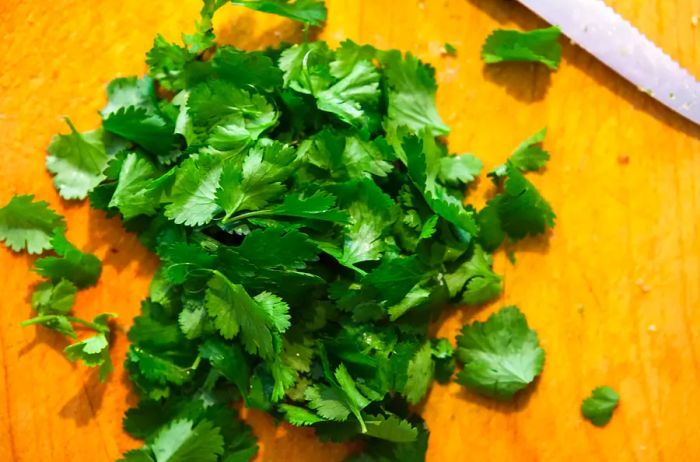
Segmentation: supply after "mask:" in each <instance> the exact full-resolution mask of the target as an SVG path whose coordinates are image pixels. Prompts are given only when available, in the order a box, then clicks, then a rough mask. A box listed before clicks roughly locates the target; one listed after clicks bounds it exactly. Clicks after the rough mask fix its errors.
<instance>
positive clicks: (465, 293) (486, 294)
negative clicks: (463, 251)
mask: <svg viewBox="0 0 700 462" xmlns="http://www.w3.org/2000/svg"><path fill="white" fill-rule="evenodd" d="M492 264H493V258H492V257H491V255H489V254H488V253H486V252H484V250H483V249H482V248H481V247H479V246H475V247H474V253H473V255H472V257H471V258H470V259H469V260H467V261H465V262H464V263H462V264H461V265H460V266H459V267H458V268H457V269H456V270H455V271H454V272H452V273H449V274H446V275H445V283H446V284H447V289H448V290H449V292H450V296H452V297H457V296H459V295H460V294H461V295H462V298H461V300H462V302H463V303H466V304H468V305H480V304H482V303H486V302H488V301H489V300H492V299H494V298H496V297H498V295H500V293H501V291H502V289H503V286H502V283H501V277H500V276H498V275H497V274H496V273H494V272H493V270H492V269H491V265H492Z"/></svg>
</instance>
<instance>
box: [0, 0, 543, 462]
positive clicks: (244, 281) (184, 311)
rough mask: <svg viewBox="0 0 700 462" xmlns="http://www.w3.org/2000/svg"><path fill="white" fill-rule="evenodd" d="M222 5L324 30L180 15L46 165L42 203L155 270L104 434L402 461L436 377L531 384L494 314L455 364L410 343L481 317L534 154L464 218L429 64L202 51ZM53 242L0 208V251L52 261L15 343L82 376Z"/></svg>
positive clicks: (92, 267)
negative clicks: (186, 19) (104, 221)
mask: <svg viewBox="0 0 700 462" xmlns="http://www.w3.org/2000/svg"><path fill="white" fill-rule="evenodd" d="M226 3H233V4H235V5H239V6H245V7H248V8H251V9H253V10H257V11H261V12H267V13H273V14H278V15H281V16H285V17H288V18H291V19H294V20H297V21H301V22H303V23H304V24H305V26H304V27H305V30H307V29H308V26H309V25H311V26H318V25H321V24H322V23H323V22H324V20H325V18H326V8H325V5H324V2H323V1H321V0H234V1H231V2H228V1H226V0H204V2H203V6H202V9H201V13H200V19H199V21H198V22H197V23H196V25H195V28H194V31H193V32H192V33H189V34H184V35H183V37H182V44H177V43H170V42H168V41H166V40H165V39H164V38H163V37H161V36H157V37H156V39H155V41H154V42H153V46H152V48H151V50H150V51H149V52H148V53H147V55H146V64H147V68H148V71H147V72H148V75H147V76H144V77H142V78H137V77H124V78H117V79H115V80H113V81H112V82H111V83H109V85H108V86H107V99H108V103H107V105H106V106H105V107H104V108H103V109H102V111H100V114H101V116H102V127H100V128H99V129H97V130H94V131H91V132H87V133H79V132H77V130H76V129H75V128H74V127H73V126H72V124H70V122H68V123H69V125H70V128H71V133H70V134H68V135H59V136H58V137H56V138H55V139H54V140H53V141H52V143H51V145H50V146H49V156H48V158H47V168H48V169H49V171H50V172H51V173H53V174H54V175H55V176H54V183H55V185H56V188H57V189H58V190H59V193H60V195H61V196H62V197H64V198H67V199H83V198H85V197H88V196H89V198H90V204H91V205H92V206H93V207H94V208H97V209H99V210H102V211H104V212H105V213H106V214H107V215H108V216H109V217H112V216H117V215H119V216H121V218H122V219H123V224H124V227H125V228H126V229H127V230H129V231H130V232H133V233H136V234H137V235H138V237H139V240H140V241H141V242H142V243H143V244H144V245H145V246H147V248H149V249H150V250H152V251H153V252H154V253H155V254H156V256H157V257H158V259H159V260H160V268H159V269H158V271H157V272H156V273H155V275H154V277H153V280H152V283H151V287H150V290H149V293H148V297H147V298H146V299H145V300H144V301H143V302H142V305H141V312H140V314H139V315H138V316H136V317H135V318H134V320H133V323H132V325H131V328H130V329H129V332H128V334H127V336H128V340H129V342H130V344H129V349H128V351H127V353H126V360H125V364H124V366H125V370H126V373H127V374H128V377H129V379H130V381H131V384H132V386H133V389H134V391H135V393H136V394H137V396H138V398H139V400H138V403H137V404H136V405H135V406H134V407H133V408H132V409H130V410H129V411H127V413H126V416H125V419H124V428H125V430H126V431H127V432H128V433H129V434H131V435H133V436H135V437H137V438H141V439H143V440H144V444H143V446H142V448H140V449H136V450H132V451H129V452H127V453H126V454H124V456H123V459H122V460H123V461H126V462H144V461H145V462H156V461H157V462H178V461H203V462H207V461H211V462H218V461H228V462H234V461H239V462H244V461H248V460H250V459H251V458H252V457H254V456H255V454H256V453H257V444H256V442H255V438H254V436H253V435H252V431H251V430H250V428H248V427H247V426H246V425H245V424H244V423H243V422H242V421H241V420H240V418H239V417H238V415H237V413H236V412H235V411H234V410H233V408H232V407H231V403H232V402H235V401H242V402H243V404H244V405H245V406H247V407H250V408H257V409H260V410H263V411H265V412H267V413H269V414H272V415H273V416H274V417H275V418H277V419H284V420H286V421H287V422H289V423H291V424H292V425H297V426H308V427H312V428H313V429H314V431H315V432H316V433H317V434H318V436H319V437H320V438H322V439H329V440H333V441H356V442H360V443H363V448H364V449H363V450H362V452H361V453H359V454H357V455H355V456H353V457H351V458H350V459H349V460H356V461H386V462H420V461H423V460H425V456H426V451H427V446H428V436H429V433H428V430H427V428H426V426H425V423H424V422H423V421H422V419H421V418H420V416H419V415H418V414H417V412H418V411H419V409H418V408H417V407H416V405H419V404H420V403H421V402H422V401H423V400H424V399H425V397H426V396H427V395H428V393H429V391H430V388H431V386H432V384H433V383H434V381H435V380H438V381H440V382H442V383H446V382H448V381H450V380H452V376H453V375H454V371H455V366H456V363H457V361H459V362H461V363H463V364H464V368H463V370H462V371H461V372H460V373H459V374H458V376H457V380H458V381H459V382H460V383H463V384H465V385H466V386H468V387H470V388H473V389H475V390H476V391H478V392H480V393H483V394H486V395H489V396H493V397H495V398H498V399H507V398H510V397H512V396H513V394H514V393H516V392H517V391H518V390H520V389H522V388H524V387H525V386H527V384H529V383H530V382H532V381H533V380H534V378H535V377H536V376H537V375H538V374H539V373H540V372H541V370H542V365H543V361H544V352H543V351H542V349H541V348H540V347H539V342H538V339H537V335H536V334H535V333H534V331H532V330H530V329H529V327H528V325H527V322H526V321H525V318H524V316H523V315H522V313H520V311H518V310H517V308H514V307H510V308H505V309H503V310H501V311H500V312H498V313H497V314H495V315H493V316H491V317H490V318H489V320H487V321H486V322H485V323H474V324H472V325H470V326H465V328H464V329H463V331H462V334H461V335H460V337H459V338H458V341H457V348H454V347H453V344H452V343H450V341H449V340H448V339H444V338H440V339H438V338H434V335H432V333H433V332H434V331H435V329H434V326H433V325H432V321H433V320H435V319H438V318H439V317H440V315H441V313H442V311H443V310H444V309H445V307H449V306H458V305H463V304H467V305H479V304H483V303H487V302H489V301H491V300H493V299H495V298H496V297H498V296H499V295H500V293H501V291H502V288H503V281H502V277H501V276H499V275H498V274H496V273H495V272H494V270H493V267H492V262H493V257H492V254H491V253H492V252H493V251H495V250H496V249H497V248H498V247H499V246H500V244H501V243H502V242H503V241H504V240H505V239H506V238H508V239H509V240H510V241H515V240H518V239H521V238H523V237H525V236H528V235H533V234H542V233H544V232H545V231H547V230H548V229H549V228H551V227H552V226H553V225H554V213H553V212H552V210H551V208H550V206H549V204H548V203H547V202H546V201H545V199H544V198H543V197H542V196H541V195H540V194H539V192H538V191H537V190H536V189H535V187H534V185H533V184H532V183H531V182H530V181H528V179H526V178H525V176H524V174H525V173H526V172H529V171H533V170H538V169H541V168H542V167H543V166H544V164H545V163H546V161H547V159H548V157H549V156H548V154H547V153H546V152H545V151H544V150H543V149H542V148H541V143H542V141H543V138H544V131H542V132H539V133H537V134H536V135H534V136H533V137H531V138H530V139H528V140H526V141H525V142H524V143H523V144H522V145H521V146H520V147H518V148H517V149H516V151H515V152H514V153H513V154H512V155H511V156H510V158H509V159H507V160H506V161H505V163H504V164H503V165H502V166H500V167H497V168H496V169H495V170H494V171H493V172H491V173H490V176H491V177H492V179H493V180H494V184H495V188H496V194H495V196H494V197H493V198H492V199H491V200H490V201H489V202H488V204H487V205H486V206H485V207H484V208H482V209H481V210H478V211H477V210H476V209H475V208H474V207H473V206H472V205H468V204H467V200H468V199H469V198H468V196H467V194H468V187H469V185H470V184H472V183H473V182H475V181H477V178H478V177H479V175H480V174H481V170H482V168H483V164H482V162H481V161H480V160H479V159H477V158H476V157H475V156H473V155H470V154H463V155H451V153H450V152H449V150H448V147H447V143H446V141H445V140H444V139H442V137H443V136H445V135H447V134H448V133H449V127H447V125H446V124H445V123H444V121H443V119H442V118H441V117H440V114H439V113H438V110H437V106H436V101H435V95H436V91H437V84H436V80H435V75H434V74H435V71H434V69H433V68H432V67H431V66H430V65H429V64H427V63H423V62H421V61H420V60H419V59H418V58H416V57H415V56H413V55H411V54H410V53H402V52H400V51H398V50H389V51H381V50H377V49H375V48H374V47H372V46H369V45H358V44H356V43H354V42H352V41H349V40H348V41H345V42H343V43H342V44H341V45H340V46H339V47H338V48H337V49H332V48H331V47H329V45H328V44H327V43H325V42H322V41H307V40H306V39H305V40H304V42H303V43H300V44H296V45H284V46H281V47H279V48H276V49H268V50H265V51H243V50H239V49H237V48H234V47H231V46H227V45H217V44H216V43H215V37H214V33H213V27H212V25H213V16H214V14H215V12H216V11H217V10H218V9H219V8H221V7H222V6H223V5H224V4H226ZM305 35H307V34H305ZM526 35H527V34H526ZM533 35H534V37H535V39H533V38H529V39H527V40H526V41H525V45H522V44H521V45H518V44H517V43H516V46H513V47H511V48H508V47H507V46H506V47H504V45H503V43H499V42H498V41H499V40H501V39H499V38H498V37H499V34H497V36H496V37H495V38H492V39H490V41H489V43H490V45H489V46H490V47H493V46H494V43H495V45H498V46H497V47H496V48H497V49H498V48H500V49H506V50H511V51H512V50H516V51H517V52H518V53H520V56H517V53H515V55H514V54H513V53H511V54H510V55H509V54H508V53H505V55H504V56H505V57H506V58H509V59H513V58H518V57H520V58H522V54H523V53H522V50H523V49H528V50H535V51H538V52H542V49H541V47H539V45H538V44H539V43H540V42H538V40H540V41H541V37H540V39H537V37H539V35H537V34H533ZM518 40H520V39H518ZM533 44H534V45H533ZM445 48H446V51H447V52H448V53H451V54H454V53H455V52H456V50H455V49H454V47H451V45H449V44H446V45H445ZM497 51H498V50H497ZM538 56H539V55H538ZM489 59H490V58H489ZM64 231H65V223H64V221H63V219H62V218H61V217H60V216H58V215H56V214H55V213H54V212H52V211H51V210H50V209H49V208H48V206H47V204H46V203H45V202H35V201H34V200H33V197H32V196H17V197H15V198H13V199H12V200H11V201H10V203H9V204H8V205H7V206H5V207H4V208H2V209H0V239H2V240H3V241H5V243H6V244H7V245H8V246H9V247H10V248H12V249H13V250H15V251H20V250H27V251H28V252H29V253H41V252H43V251H47V250H52V251H53V254H51V255H47V256H43V257H42V258H39V259H37V260H36V262H35V269H34V270H35V271H36V272H37V273H38V274H40V275H41V276H43V277H44V278H45V280H44V281H42V282H41V283H40V284H38V285H37V286H36V287H35V289H34V292H33V294H32V297H31V302H32V308H33V309H34V311H35V313H34V317H32V318H30V319H28V320H27V321H24V322H23V323H22V324H23V325H32V324H36V325H39V326H43V327H45V328H48V329H52V330H54V331H57V332H59V333H60V334H63V335H65V336H66V337H69V338H70V339H72V344H71V345H69V346H68V347H67V348H65V354H66V356H67V357H68V359H70V360H72V361H80V362H82V363H84V364H85V365H87V366H91V367H96V368H97V369H98V373H99V375H100V378H101V379H102V380H105V379H106V377H107V376H108V374H109V372H110V371H111V370H112V362H111V360H110V355H109V348H110V340H111V326H110V324H109V320H110V319H111V318H112V317H114V315H112V314H110V313H105V314H102V315H99V316H97V317H96V318H94V319H93V320H92V321H88V320H84V319H81V318H79V317H77V316H74V315H73V308H74V305H75V303H76V298H77V297H76V294H77V291H78V290H80V289H83V288H85V287H89V286H92V285H94V284H95V283H96V282H97V280H98V278H99V276H100V271H101V263H100V262H99V260H98V259H97V258H96V257H95V256H94V255H91V254H88V253H84V252H82V251H80V250H79V249H78V248H76V247H75V246H74V245H73V244H71V243H70V242H68V240H67V239H66V236H65V232H64ZM79 308H80V307H77V309H76V311H77V310H78V309H79ZM85 329H88V330H91V331H93V332H92V333H91V334H90V335H87V336H84V335H83V331H84V330H85Z"/></svg>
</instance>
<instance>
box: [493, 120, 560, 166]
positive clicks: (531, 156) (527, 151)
mask: <svg viewBox="0 0 700 462" xmlns="http://www.w3.org/2000/svg"><path fill="white" fill-rule="evenodd" d="M546 135H547V129H546V128H543V129H542V130H540V131H538V132H537V133H535V134H534V135H532V136H531V137H529V138H528V139H526V140H525V141H523V142H522V143H520V145H519V146H518V147H517V148H516V149H515V152H513V154H511V156H510V157H509V158H508V162H509V163H510V164H511V165H513V166H514V167H515V168H517V169H518V170H520V171H521V172H531V171H535V170H539V169H541V168H544V166H545V165H547V161H548V160H549V153H548V152H547V151H545V150H544V149H542V142H543V141H544V138H545V136H546ZM505 174H506V164H502V165H499V166H498V167H496V168H494V169H493V170H491V171H490V172H489V176H491V177H494V178H496V179H497V178H499V177H502V176H504V175H505Z"/></svg>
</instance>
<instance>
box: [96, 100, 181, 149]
mask: <svg viewBox="0 0 700 462" xmlns="http://www.w3.org/2000/svg"><path fill="white" fill-rule="evenodd" d="M102 126H103V127H104V129H105V130H107V131H108V132H111V133H114V134H115V135H119V136H121V137H122V138H124V139H127V140H129V141H133V142H134V143H136V144H138V145H139V146H141V147H142V148H144V149H145V150H147V151H149V152H151V153H153V154H155V155H157V156H160V157H167V156H168V154H169V153H170V151H171V149H172V148H173V143H174V133H175V124H174V123H173V122H171V121H170V120H167V119H165V118H163V117H162V116H161V115H159V114H155V113H153V112H149V111H148V110H147V109H145V108H142V107H138V106H128V107H123V108H120V109H118V110H117V111H115V112H113V113H111V114H109V115H108V116H107V117H106V118H105V119H104V121H103V122H102Z"/></svg>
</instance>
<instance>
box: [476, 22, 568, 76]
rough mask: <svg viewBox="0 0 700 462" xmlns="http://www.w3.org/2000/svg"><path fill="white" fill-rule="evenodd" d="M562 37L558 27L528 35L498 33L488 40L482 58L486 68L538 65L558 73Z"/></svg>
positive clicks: (525, 33)
mask: <svg viewBox="0 0 700 462" xmlns="http://www.w3.org/2000/svg"><path fill="white" fill-rule="evenodd" d="M559 35H561V32H560V30H559V28H558V27H550V28H547V29H537V30H533V31H529V32H520V31H517V30H503V29H498V30H496V31H494V32H493V33H492V34H491V35H490V36H489V37H488V38H487V39H486V42H485V43H484V46H483V48H482V49H481V58H482V59H483V60H484V62H485V63H486V64H493V63H500V62H503V61H530V62H539V63H542V64H544V65H545V66H547V67H548V68H550V69H552V70H556V69H557V68H558V67H559V61H561V45H559V42H558V39H559Z"/></svg>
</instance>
